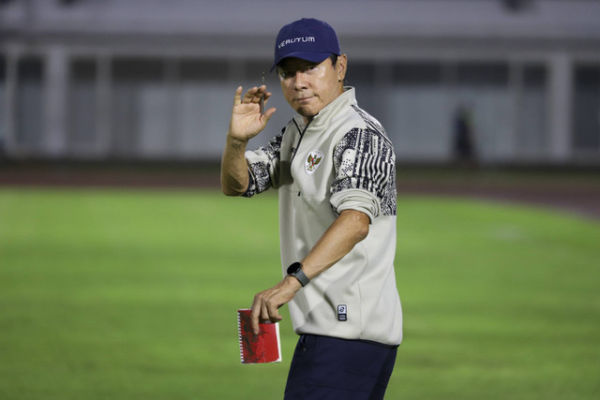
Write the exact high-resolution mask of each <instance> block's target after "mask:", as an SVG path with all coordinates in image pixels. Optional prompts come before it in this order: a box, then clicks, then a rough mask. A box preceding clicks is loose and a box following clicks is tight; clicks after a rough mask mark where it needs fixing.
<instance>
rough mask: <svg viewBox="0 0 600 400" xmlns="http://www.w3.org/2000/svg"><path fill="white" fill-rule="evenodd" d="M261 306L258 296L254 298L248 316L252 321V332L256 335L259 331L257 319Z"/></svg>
mask: <svg viewBox="0 0 600 400" xmlns="http://www.w3.org/2000/svg"><path fill="white" fill-rule="evenodd" d="M261 308H262V304H261V301H260V299H259V298H258V296H255V297H254V303H253V304H252V313H251V314H250V316H251V320H252V332H254V334H255V335H258V333H259V331H260V329H259V326H258V322H259V321H258V317H259V315H260V313H261Z"/></svg>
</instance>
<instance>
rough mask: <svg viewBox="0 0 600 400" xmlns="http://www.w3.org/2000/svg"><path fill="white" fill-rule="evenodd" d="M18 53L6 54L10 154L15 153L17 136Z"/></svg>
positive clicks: (6, 145) (7, 148)
mask: <svg viewBox="0 0 600 400" xmlns="http://www.w3.org/2000/svg"><path fill="white" fill-rule="evenodd" d="M18 58H19V57H18V54H16V53H13V52H7V54H6V70H5V71H6V75H5V78H6V81H5V82H6V87H5V95H4V105H5V110H4V133H5V136H4V138H3V139H4V151H5V152H6V154H7V155H8V156H11V155H15V152H16V151H17V149H16V138H17V124H16V118H15V117H16V112H17V79H18V73H17V70H18V69H17V64H18Z"/></svg>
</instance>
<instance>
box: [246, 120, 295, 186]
mask: <svg viewBox="0 0 600 400" xmlns="http://www.w3.org/2000/svg"><path fill="white" fill-rule="evenodd" d="M284 131H285V128H284V129H282V130H281V134H280V135H277V136H275V137H274V138H273V139H271V141H270V142H269V144H267V145H266V146H264V147H260V148H259V149H258V150H254V151H247V152H246V162H247V163H248V178H249V183H248V189H247V190H246V193H244V194H243V196H245V197H252V196H254V195H255V194H257V193H261V192H264V191H265V190H267V189H268V188H270V187H271V186H277V180H278V176H279V173H278V172H279V156H280V150H281V140H282V139H283V132H284Z"/></svg>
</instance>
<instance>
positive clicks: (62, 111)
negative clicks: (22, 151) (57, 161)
mask: <svg viewBox="0 0 600 400" xmlns="http://www.w3.org/2000/svg"><path fill="white" fill-rule="evenodd" d="M44 68H45V70H44V72H45V73H44V106H43V107H44V108H43V109H44V114H43V118H44V123H43V124H42V126H43V127H44V133H43V137H44V138H43V145H42V146H43V148H42V152H43V154H45V155H47V156H50V157H61V156H65V155H66V151H67V90H68V84H69V65H68V62H67V56H66V52H65V50H64V48H62V47H60V46H51V47H49V48H48V52H47V53H46V62H45V66H44Z"/></svg>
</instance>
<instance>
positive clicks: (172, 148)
mask: <svg viewBox="0 0 600 400" xmlns="http://www.w3.org/2000/svg"><path fill="white" fill-rule="evenodd" d="M179 65H180V63H179V60H178V59H176V58H167V59H166V60H165V84H166V86H167V96H168V99H169V100H168V104H167V107H168V118H169V123H168V125H167V126H168V130H169V131H168V132H167V136H168V137H167V138H166V143H167V146H168V147H167V148H166V149H165V151H164V153H163V156H167V157H170V158H174V159H176V158H178V156H179V154H178V150H179V149H180V148H181V147H182V145H181V142H182V139H181V129H180V126H179V110H180V109H181V107H180V104H179V102H178V100H179V85H180V82H179V80H180V77H179V73H180V71H179Z"/></svg>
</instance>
